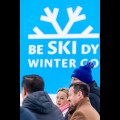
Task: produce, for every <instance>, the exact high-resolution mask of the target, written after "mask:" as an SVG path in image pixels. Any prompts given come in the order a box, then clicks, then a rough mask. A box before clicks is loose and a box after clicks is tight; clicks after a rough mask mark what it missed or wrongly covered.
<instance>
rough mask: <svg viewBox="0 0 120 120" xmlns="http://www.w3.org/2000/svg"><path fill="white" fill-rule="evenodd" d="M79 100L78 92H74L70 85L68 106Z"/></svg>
mask: <svg viewBox="0 0 120 120" xmlns="http://www.w3.org/2000/svg"><path fill="white" fill-rule="evenodd" d="M79 100H80V96H79V92H78V93H76V94H75V93H74V88H73V86H72V87H70V89H69V96H68V101H69V103H70V106H75V105H76V104H77V103H78V102H79Z"/></svg>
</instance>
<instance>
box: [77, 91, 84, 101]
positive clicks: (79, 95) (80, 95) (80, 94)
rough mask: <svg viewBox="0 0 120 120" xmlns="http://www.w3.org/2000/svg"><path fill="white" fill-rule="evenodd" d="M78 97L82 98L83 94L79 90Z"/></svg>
mask: <svg viewBox="0 0 120 120" xmlns="http://www.w3.org/2000/svg"><path fill="white" fill-rule="evenodd" d="M78 97H79V98H80V99H81V98H83V94H82V92H81V91H79V92H78Z"/></svg>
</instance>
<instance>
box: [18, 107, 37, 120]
mask: <svg viewBox="0 0 120 120" xmlns="http://www.w3.org/2000/svg"><path fill="white" fill-rule="evenodd" d="M20 120H36V118H35V116H34V115H33V113H31V112H30V111H29V110H28V109H26V108H22V107H20Z"/></svg>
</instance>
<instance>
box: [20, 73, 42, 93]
mask: <svg viewBox="0 0 120 120" xmlns="http://www.w3.org/2000/svg"><path fill="white" fill-rule="evenodd" d="M22 87H24V88H25V89H26V91H27V92H28V93H32V92H36V91H42V90H44V80H43V78H42V77H41V76H39V75H35V74H32V75H25V76H23V81H22Z"/></svg>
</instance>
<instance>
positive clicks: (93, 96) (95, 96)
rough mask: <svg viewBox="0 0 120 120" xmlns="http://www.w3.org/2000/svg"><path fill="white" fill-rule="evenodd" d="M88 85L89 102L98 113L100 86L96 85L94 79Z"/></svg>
mask: <svg viewBox="0 0 120 120" xmlns="http://www.w3.org/2000/svg"><path fill="white" fill-rule="evenodd" d="M89 86H90V95H89V99H90V103H91V104H92V106H93V107H94V108H95V109H96V110H97V112H98V113H99V114H100V88H99V87H98V86H97V84H96V82H95V81H92V83H90V84H89Z"/></svg>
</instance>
